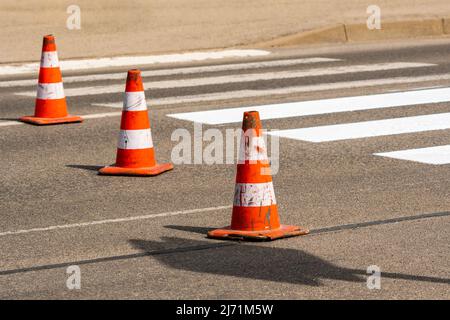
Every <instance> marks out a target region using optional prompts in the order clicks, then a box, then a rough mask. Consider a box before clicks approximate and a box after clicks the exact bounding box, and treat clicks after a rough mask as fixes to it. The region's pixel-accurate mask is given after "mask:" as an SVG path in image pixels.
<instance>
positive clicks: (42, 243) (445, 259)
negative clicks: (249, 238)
mask: <svg viewBox="0 0 450 320" xmlns="http://www.w3.org/2000/svg"><path fill="white" fill-rule="evenodd" d="M449 52H450V41H448V40H447V41H425V42H423V43H422V44H405V45H401V46H394V45H392V44H390V45H384V46H380V45H378V46H376V47H374V46H373V45H367V46H358V47H355V48H352V47H344V48H328V49H320V50H319V49H317V52H314V50H309V51H307V52H305V51H303V50H296V49H286V50H278V51H274V52H273V53H272V54H271V55H270V56H265V57H260V58H258V59H256V58H252V59H244V60H232V61H219V62H217V63H216V64H215V65H227V64H235V63H242V68H237V69H236V70H227V67H226V66H225V67H223V68H222V71H207V72H205V71H203V72H200V73H196V72H193V73H189V74H174V75H164V74H162V75H159V76H148V77H145V79H144V80H145V82H148V83H158V82H160V81H170V82H169V85H168V86H167V88H163V89H148V90H147V91H146V95H147V99H148V100H150V101H155V102H156V101H159V102H158V103H155V104H154V105H152V104H151V105H150V106H149V108H150V112H149V114H150V117H151V121H152V131H153V140H154V143H155V148H156V153H157V158H158V160H159V161H160V162H163V161H170V158H171V151H172V148H173V147H174V146H175V145H176V144H177V143H176V142H173V141H171V135H172V132H173V131H174V130H176V129H179V128H185V129H187V130H189V132H193V128H194V126H193V122H191V121H186V120H180V119H176V118H173V117H168V115H171V114H176V113H185V112H201V111H206V110H216V109H217V110H219V109H226V108H235V107H258V106H261V105H267V104H273V103H285V102H299V101H313V100H317V101H319V100H320V101H323V100H324V99H335V98H338V97H355V96H367V95H375V94H381V93H386V94H389V93H393V92H396V93H408V92H423V94H424V96H425V100H426V101H424V102H420V103H419V102H417V103H419V104H415V103H406V104H405V105H400V106H393V107H389V108H388V107H384V108H382V106H383V105H385V104H389V103H391V102H392V101H394V100H395V99H394V98H393V97H392V96H390V95H387V96H383V97H382V98H379V99H380V100H377V101H379V104H380V106H379V107H378V106H377V107H375V108H373V109H370V110H359V111H351V110H347V111H345V112H330V113H324V114H317V113H319V112H318V110H319V108H322V107H321V106H319V105H317V106H316V108H317V110H312V109H311V108H310V109H309V110H310V112H312V115H308V116H306V115H305V116H292V117H285V118H273V119H269V120H265V121H263V125H264V127H265V128H267V129H279V130H285V129H298V128H311V127H318V126H329V125H333V124H350V123H356V122H362V121H374V120H384V119H394V118H399V117H413V116H422V115H431V114H443V113H448V112H450V102H449V101H450V99H448V98H446V92H443V91H436V90H439V89H443V90H445V88H448V87H450V78H448V77H447V78H446V76H448V74H449V71H450V63H449V61H450V54H449ZM309 57H321V58H328V59H330V60H329V61H323V62H316V63H300V62H299V63H297V64H291V65H288V66H280V65H278V66H277V65H276V64H277V61H278V62H279V61H281V60H282V61H288V60H292V59H303V58H309ZM331 59H333V60H331ZM262 61H273V65H272V66H259V67H255V68H253V67H252V68H247V67H245V66H246V65H247V64H248V63H253V62H262ZM387 63H389V64H392V63H401V64H398V65H396V66H395V67H394V66H391V67H390V69H389V70H388V69H384V70H380V69H376V70H374V69H373V68H374V66H379V65H380V64H387ZM412 64H414V65H412ZM199 65H202V66H205V65H206V66H209V65H211V64H207V63H205V62H203V63H196V64H191V65H189V66H199ZM356 66H359V67H356ZM361 66H362V67H361ZM180 67H188V65H183V66H181V65H172V66H164V67H158V68H155V67H153V68H143V69H144V70H154V69H161V68H162V69H167V70H173V69H174V68H180ZM336 68H340V69H338V70H341V71H340V73H339V74H334V75H330V73H331V71H330V70H336ZM378 68H379V67H378ZM311 69H315V71H311ZM319 69H320V70H322V71H319ZM368 70H369V71H368ZM370 70H372V71H370ZM377 70H378V71H377ZM301 71H304V72H307V71H308V72H309V73H304V74H303V76H300V75H299V73H300V72H301ZM113 72H114V73H115V72H124V78H125V72H126V68H119V69H114V70H112V69H111V70H100V71H95V72H91V73H80V72H79V73H76V75H86V79H88V78H89V75H91V74H93V73H96V74H107V73H113ZM281 72H285V73H286V72H287V73H292V72H298V74H297V76H295V77H294V76H292V77H282V76H280V77H278V78H275V76H274V78H273V79H266V80H258V79H256V80H253V81H249V82H243V80H242V79H243V78H245V76H244V74H252V75H255V76H256V77H257V75H259V74H262V73H269V74H272V75H277V74H280V73H281ZM334 72H335V73H336V71H334ZM63 73H64V77H65V78H66V79H67V78H70V77H71V76H73V75H72V74H70V73H65V72H64V71H63ZM163 73H164V72H163ZM74 74H75V73H74ZM220 76H229V77H228V78H227V79H228V80H227V81H226V82H224V83H221V84H213V83H214V81H217V78H219V77H220ZM425 76H429V77H430V78H423V77H425ZM34 77H35V75H27V76H21V77H9V78H5V77H3V78H0V132H1V135H0V147H1V148H0V150H1V152H0V163H1V169H0V181H1V184H0V200H1V201H0V213H1V219H0V298H3V299H5V298H14V299H24V298H31V299H43V298H64V299H68V298H158V299H159V298H170V299H176V298H194V299H216V298H217V299H222V298H250V299H253V298H259V299H265V298H276V299H286V298H293V299H299V298H301V299H303V298H313V299H326V298H352V299H361V298H371V299H372V298H373V299H378V298H393V299H398V298H402V299H403V298H406V299H419V298H432V299H448V298H450V294H449V292H450V290H449V288H450V287H449V284H450V272H449V266H450V265H449V244H450V233H449V228H450V218H449V215H450V213H449V211H450V210H449V209H450V202H449V200H448V199H449V195H450V194H449V193H450V191H449V190H450V188H449V180H450V171H449V164H441V165H435V164H429V163H428V164H427V163H421V162H417V161H407V160H400V159H393V158H388V157H381V156H375V155H374V153H380V152H388V151H398V150H407V149H408V150H409V149H416V148H425V147H433V146H442V145H448V144H450V134H449V132H450V131H449V129H443V130H442V128H441V130H437V129H436V128H435V127H433V126H432V127H433V128H434V129H420V128H421V123H420V120H419V119H417V118H413V119H417V124H415V122H414V120H413V123H412V124H410V125H409V128H414V130H416V132H409V133H408V132H406V133H402V134H387V135H380V134H379V132H378V133H377V131H376V130H375V129H373V128H371V127H370V125H369V124H367V125H366V126H365V127H364V128H363V130H361V129H358V130H356V133H358V134H360V133H361V131H364V132H365V133H366V134H367V135H371V136H369V137H366V138H347V139H344V140H339V141H328V142H310V141H306V140H305V139H303V140H302V139H300V140H295V139H286V138H281V139H280V168H279V172H278V174H276V175H275V176H274V185H275V193H276V196H277V202H278V205H279V212H280V215H281V219H282V221H283V223H285V224H298V225H302V226H307V227H309V228H310V229H311V230H312V233H311V234H310V235H308V236H304V237H298V238H290V239H285V240H279V241H276V242H270V243H236V242H221V241H216V240H210V239H206V238H205V235H206V232H207V231H208V230H210V229H212V228H215V227H222V226H225V225H228V224H229V222H230V218H231V205H232V198H233V191H234V175H235V165H233V164H228V165H225V164H215V165H206V164H198V165H194V164H191V165H189V164H182V165H176V166H175V169H174V170H173V171H171V172H168V173H166V174H163V175H161V176H158V177H153V178H133V177H104V176H99V175H97V172H96V171H97V169H98V168H100V167H101V166H104V165H108V164H111V163H113V162H114V159H115V152H116V144H117V141H116V139H117V134H118V129H119V122H120V117H119V116H117V115H115V116H109V117H102V118H93V119H87V120H85V122H84V123H82V124H73V125H60V126H50V127H35V126H30V125H16V123H15V122H14V119H16V118H18V117H19V116H22V115H25V114H31V113H33V108H34V98H33V97H30V96H26V95H23V92H27V91H34V90H35V86H30V85H21V84H18V83H16V84H14V85H11V86H9V85H7V84H6V83H7V82H9V81H12V80H25V79H33V78H34ZM206 77H208V78H210V80H211V83H212V84H210V85H208V84H206V85H205V84H202V85H196V81H198V79H199V78H200V79H204V78H206ZM386 79H391V80H389V81H390V82H386ZM392 79H396V80H395V81H392ZM182 80H184V81H185V82H181V81H182ZM355 81H356V83H355ZM380 81H381V82H380ZM351 82H353V83H351ZM2 83H3V84H4V85H3V86H2ZM177 83H190V84H189V85H186V86H184V85H182V84H181V85H176V84H177ZM117 84H118V85H123V84H124V80H123V79H117V80H101V81H85V82H72V83H65V89H66V92H70V89H73V88H80V90H79V91H78V93H75V94H73V95H71V96H69V97H68V102H69V108H70V111H71V113H73V114H80V115H92V114H100V113H117V112H118V111H120V109H116V108H112V107H107V106H104V105H105V104H114V103H119V102H120V101H121V99H122V94H123V93H122V92H112V93H100V90H101V89H99V88H100V87H105V86H106V87H110V86H113V85H117ZM170 84H172V85H173V86H174V87H173V88H172V87H170ZM324 84H326V85H324ZM306 86H311V87H309V89H308V90H306V91H305V90H302V89H299V88H304V87H306ZM288 87H289V88H292V87H295V89H292V90H291V92H282V91H279V92H278V93H281V94H276V93H277V91H273V94H269V95H264V92H272V91H269V90H279V89H283V88H288ZM96 90H99V91H96ZM244 90H253V91H251V92H250V93H248V91H246V92H247V96H245V94H244V96H243V93H242V92H243V91H244ZM433 90H434V91H433ZM303 91H305V92H303ZM72 92H76V91H72ZM93 92H94V93H97V92H98V94H92V93H93ZM221 94H226V95H225V96H221ZM214 95H216V96H217V98H218V99H214V100H212V101H204V100H205V97H208V96H209V97H214ZM186 96H190V99H191V100H190V101H191V102H183V103H178V104H177V103H170V104H167V103H165V102H164V101H166V102H167V101H169V100H164V99H170V98H172V97H175V98H173V99H172V100H175V101H176V100H179V101H182V99H183V97H184V98H185V97H186ZM233 97H234V98H233ZM437 98H442V99H441V100H440V102H436V101H433V99H437ZM374 99H375V98H374V97H368V98H366V100H364V101H366V102H365V103H367V104H369V103H370V102H371V101H374ZM405 99H406V98H405V97H404V96H401V97H400V98H398V100H396V101H400V102H402V101H405ZM334 103H335V105H336V106H345V105H346V103H348V102H346V103H343V102H342V100H332V102H331V104H332V105H333V104H334ZM319 104H320V103H319ZM400 104H401V103H400ZM350 105H352V104H351V103H350ZM360 106H361V104H360ZM362 106H363V107H364V106H365V104H364V103H363V104H362ZM303 107H304V108H308V106H306V107H305V106H303ZM273 108H275V110H282V109H283V108H285V106H284V105H280V106H274V107H273ZM363 109H364V108H363ZM315 113H316V114H315ZM261 114H262V115H263V113H261ZM442 117H444V116H442ZM224 121H225V120H224ZM435 122H436V121H434V122H433V121H432V124H431V125H434V124H435ZM381 126H382V130H388V131H389V130H391V131H392V130H394V129H396V128H400V127H401V125H399V124H397V123H393V124H389V125H388V124H382V125H381ZM239 127H240V123H239V122H233V123H231V124H230V123H221V124H218V125H204V126H203V129H204V130H206V129H209V128H219V129H220V130H221V132H224V130H226V129H227V128H239ZM333 130H336V134H338V133H341V132H350V131H351V128H348V127H341V128H330V129H329V130H327V132H330V131H331V132H333ZM374 130H375V131H374ZM205 145H207V143H205ZM439 155H441V156H443V157H444V158H445V157H447V158H448V155H447V156H446V155H445V154H443V155H442V153H441V154H439V152H438V154H437V156H439ZM435 157H436V155H435ZM71 265H78V266H79V267H80V270H81V286H82V287H81V290H69V289H68V288H67V287H66V280H67V278H68V275H67V274H66V269H67V267H68V266H71ZM371 265H376V266H378V267H379V268H380V269H381V289H379V290H369V289H368V287H367V285H366V282H367V277H368V276H369V275H368V274H367V268H368V267H369V266H371Z"/></svg>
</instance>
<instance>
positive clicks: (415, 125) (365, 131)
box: [269, 113, 450, 142]
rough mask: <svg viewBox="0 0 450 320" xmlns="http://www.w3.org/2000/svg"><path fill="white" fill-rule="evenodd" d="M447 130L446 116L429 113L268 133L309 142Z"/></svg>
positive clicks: (449, 116)
mask: <svg viewBox="0 0 450 320" xmlns="http://www.w3.org/2000/svg"><path fill="white" fill-rule="evenodd" d="M449 128H450V113H439V114H431V115H426V116H414V117H403V118H393V119H386V120H375V121H364V122H356V123H345V124H336V125H329V126H319V127H311V128H300V129H288V130H278V131H272V132H270V133H269V134H270V135H274V136H279V137H283V138H290V139H296V140H303V141H310V142H327V141H339V140H348V139H360V138H369V137H380V136H388V135H395V134H402V133H412V132H423V131H432V130H443V129H449Z"/></svg>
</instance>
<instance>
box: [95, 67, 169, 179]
mask: <svg viewBox="0 0 450 320" xmlns="http://www.w3.org/2000/svg"><path fill="white" fill-rule="evenodd" d="M172 169H173V165H172V164H171V163H163V164H158V163H157V162H156V159H155V150H154V147H153V140H152V136H151V129H150V120H149V118H148V111H147V104H146V101H145V94H144V87H143V84H142V78H141V72H140V71H139V70H130V71H128V76H127V83H126V87H125V98H124V105H123V111H122V119H121V122H120V133H119V143H118V147H117V156H116V163H115V164H114V165H112V166H108V167H104V168H102V169H100V170H99V173H100V174H103V175H127V176H155V175H158V174H161V173H163V172H165V171H168V170H172Z"/></svg>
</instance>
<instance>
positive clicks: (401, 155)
mask: <svg viewBox="0 0 450 320" xmlns="http://www.w3.org/2000/svg"><path fill="white" fill-rule="evenodd" d="M374 154H375V155H376V156H381V157H388V158H393V159H399V160H409V161H415V162H420V163H425V164H434V165H439V164H450V145H444V146H436V147H428V148H419V149H407V150H400V151H391V152H381V153H374Z"/></svg>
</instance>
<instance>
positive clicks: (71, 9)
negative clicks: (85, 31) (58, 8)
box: [66, 4, 81, 30]
mask: <svg viewBox="0 0 450 320" xmlns="http://www.w3.org/2000/svg"><path fill="white" fill-rule="evenodd" d="M66 12H67V14H69V17H68V18H67V20H66V27H67V29H69V30H80V29H81V9H80V7H79V6H77V5H75V4H72V5H70V6H68V7H67V10H66Z"/></svg>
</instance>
